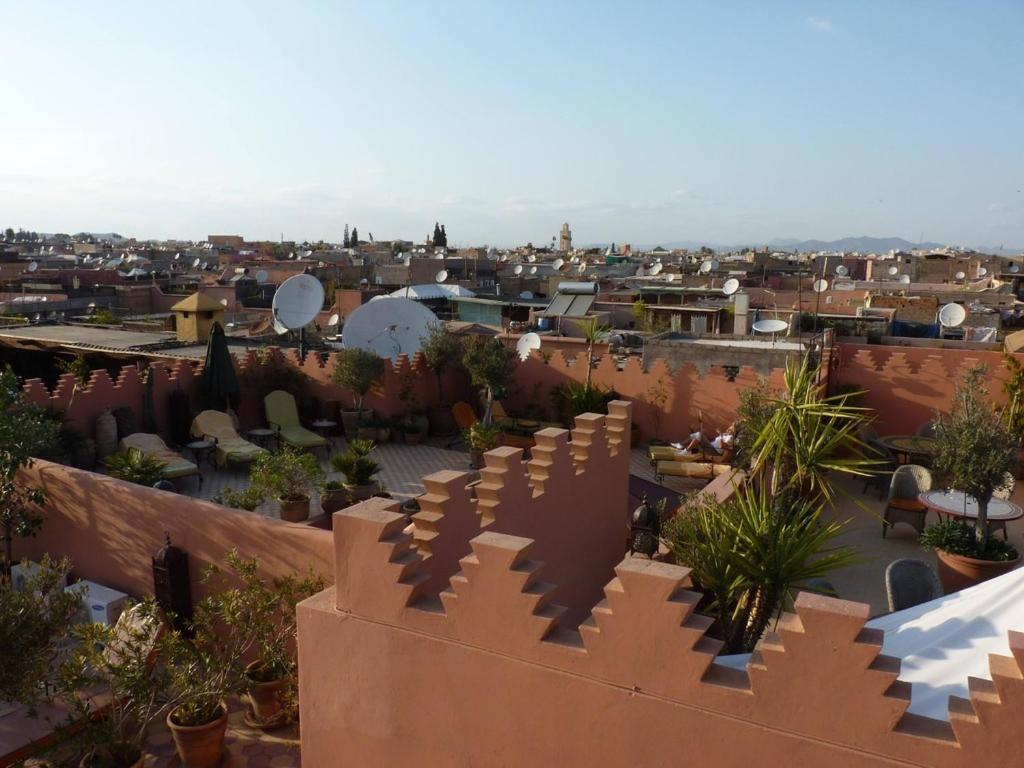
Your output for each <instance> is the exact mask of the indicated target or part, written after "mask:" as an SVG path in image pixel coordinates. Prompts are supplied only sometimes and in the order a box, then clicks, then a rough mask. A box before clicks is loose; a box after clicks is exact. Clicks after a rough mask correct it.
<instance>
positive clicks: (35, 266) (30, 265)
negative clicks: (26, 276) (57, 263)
mask: <svg viewBox="0 0 1024 768" xmlns="http://www.w3.org/2000/svg"><path fill="white" fill-rule="evenodd" d="M27 269H28V271H29V272H35V271H36V270H37V269H39V264H38V263H37V262H34V261H30V262H29V263H28V267H27Z"/></svg>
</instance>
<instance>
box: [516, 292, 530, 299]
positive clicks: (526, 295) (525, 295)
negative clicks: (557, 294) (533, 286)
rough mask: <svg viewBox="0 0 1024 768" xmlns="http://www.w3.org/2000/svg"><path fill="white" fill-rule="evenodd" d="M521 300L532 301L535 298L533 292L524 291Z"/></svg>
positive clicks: (520, 296)
mask: <svg viewBox="0 0 1024 768" xmlns="http://www.w3.org/2000/svg"><path fill="white" fill-rule="evenodd" d="M519 298H520V299H532V298H533V291H523V292H522V293H520V294H519Z"/></svg>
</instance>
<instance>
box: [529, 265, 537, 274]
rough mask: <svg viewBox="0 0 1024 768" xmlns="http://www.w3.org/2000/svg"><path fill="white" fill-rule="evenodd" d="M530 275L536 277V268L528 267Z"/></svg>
mask: <svg viewBox="0 0 1024 768" xmlns="http://www.w3.org/2000/svg"><path fill="white" fill-rule="evenodd" d="M530 274H531V275H536V274H537V268H536V267H530Z"/></svg>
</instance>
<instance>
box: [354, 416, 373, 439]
mask: <svg viewBox="0 0 1024 768" xmlns="http://www.w3.org/2000/svg"><path fill="white" fill-rule="evenodd" d="M364 413H366V414H370V415H369V416H364V418H362V419H360V420H359V429H358V430H357V432H356V435H357V437H358V439H360V440H369V441H370V442H371V443H372V442H373V441H374V440H376V439H377V419H376V418H374V417H373V415H372V414H373V411H364Z"/></svg>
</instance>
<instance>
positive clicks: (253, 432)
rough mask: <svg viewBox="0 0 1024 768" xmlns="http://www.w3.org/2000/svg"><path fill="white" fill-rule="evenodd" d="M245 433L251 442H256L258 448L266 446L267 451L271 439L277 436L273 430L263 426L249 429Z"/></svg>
mask: <svg viewBox="0 0 1024 768" xmlns="http://www.w3.org/2000/svg"><path fill="white" fill-rule="evenodd" d="M247 434H248V435H249V439H250V440H251V441H252V442H254V443H256V445H258V446H259V447H260V448H266V449H267V450H268V451H269V450H270V443H271V441H272V440H273V439H274V438H275V437H277V435H276V433H275V432H274V430H272V429H266V428H265V427H259V428H257V429H250V430H249V431H248V433H247Z"/></svg>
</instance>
